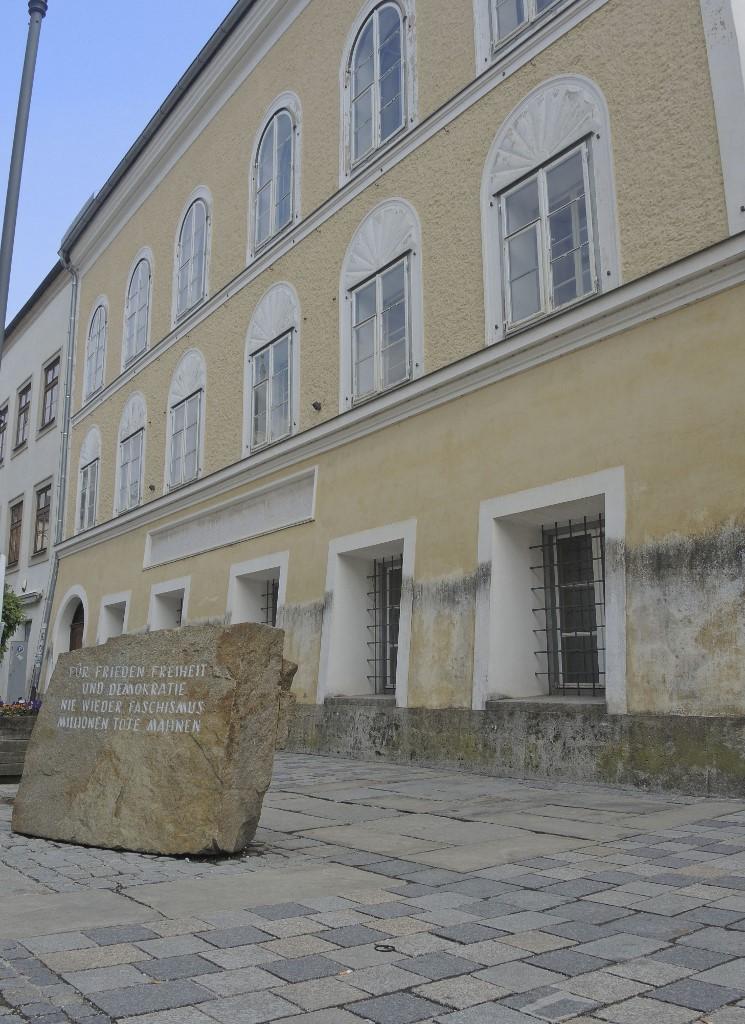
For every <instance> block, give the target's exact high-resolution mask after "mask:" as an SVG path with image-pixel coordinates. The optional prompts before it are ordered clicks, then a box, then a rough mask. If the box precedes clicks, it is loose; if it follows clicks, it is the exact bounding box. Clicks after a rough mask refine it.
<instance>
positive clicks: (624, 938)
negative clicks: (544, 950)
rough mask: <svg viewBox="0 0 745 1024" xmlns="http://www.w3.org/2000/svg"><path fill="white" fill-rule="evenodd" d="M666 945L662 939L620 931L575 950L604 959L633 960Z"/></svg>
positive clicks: (584, 944) (577, 947)
mask: <svg viewBox="0 0 745 1024" xmlns="http://www.w3.org/2000/svg"><path fill="white" fill-rule="evenodd" d="M665 945H666V943H665V942H664V941H663V940H660V939H651V938H648V937H646V936H644V935H630V934H628V933H626V932H619V933H618V934H616V935H609V936H608V937H607V938H605V939H597V940H596V941H595V942H585V943H583V944H582V945H580V946H576V947H575V949H574V952H575V953H583V954H585V955H587V956H597V957H601V958H602V959H604V960H616V961H617V960H633V959H635V958H636V957H639V956H649V955H650V954H651V953H655V952H656V951H657V950H658V949H662V948H663V947H664V946H665Z"/></svg>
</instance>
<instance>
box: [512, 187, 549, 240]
mask: <svg viewBox="0 0 745 1024" xmlns="http://www.w3.org/2000/svg"><path fill="white" fill-rule="evenodd" d="M504 205H505V212H506V221H507V234H508V235H512V234H514V232H515V231H519V230H520V228H524V227H525V226H526V224H532V223H533V222H534V221H536V220H538V218H539V217H540V215H541V211H540V205H539V200H538V179H537V178H533V179H531V180H530V181H527V182H526V183H525V184H524V185H521V186H520V188H517V189H515V191H514V192H510V194H509V195H508V196H507V197H506V198H505V201H504Z"/></svg>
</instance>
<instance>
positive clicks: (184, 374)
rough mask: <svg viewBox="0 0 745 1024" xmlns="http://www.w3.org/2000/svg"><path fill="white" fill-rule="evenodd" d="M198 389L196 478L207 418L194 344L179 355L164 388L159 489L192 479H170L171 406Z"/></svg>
mask: <svg viewBox="0 0 745 1024" xmlns="http://www.w3.org/2000/svg"><path fill="white" fill-rule="evenodd" d="M198 391H199V392H201V399H200V402H199V422H198V424H197V433H198V437H199V442H198V444H199V447H198V455H197V475H196V477H194V480H198V479H199V477H200V476H201V475H202V472H203V469H204V437H205V424H206V422H207V366H206V363H205V359H204V356H203V355H202V353H201V352H200V351H199V349H197V348H190V349H189V350H188V351H186V352H184V354H183V356H182V357H181V359H180V360H179V362H178V365H177V366H176V369H175V370H174V372H173V376H172V377H171V385H170V387H169V389H168V406H167V412H168V415H167V417H166V447H165V456H164V463H165V465H164V467H163V490H164V491H169V490H171V489H175V488H176V487H179V486H187V484H188V483H192V482H193V481H186V483H184V484H174V483H172V481H171V437H172V433H173V416H172V410H173V409H174V408H175V407H176V406H177V405H180V403H181V402H182V401H183V400H184V399H187V398H190V397H191V396H192V395H194V394H196V392H198Z"/></svg>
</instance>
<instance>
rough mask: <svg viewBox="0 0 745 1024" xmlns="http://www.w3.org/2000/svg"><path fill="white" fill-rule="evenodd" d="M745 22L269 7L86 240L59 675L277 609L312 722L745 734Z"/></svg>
mask: <svg viewBox="0 0 745 1024" xmlns="http://www.w3.org/2000/svg"><path fill="white" fill-rule="evenodd" d="M737 7H738V5H734V6H733V7H730V4H729V3H728V2H727V0H659V2H657V3H655V4H649V3H647V2H645V0H548V2H546V0H456V2H453V0H426V2H425V0H386V2H380V0H355V2H354V3H350V2H349V0H243V2H240V3H238V4H237V5H236V7H235V9H234V11H233V12H232V13H231V15H230V16H229V18H228V19H226V22H225V23H224V25H223V26H222V28H221V30H220V32H218V33H217V34H216V35H215V36H214V37H213V39H212V40H210V42H209V43H208V44H207V46H206V47H205V50H204V51H203V52H202V54H201V55H200V58H198V60H197V62H195V64H194V65H193V66H192V68H190V69H189V71H188V72H187V74H186V75H185V76H184V78H183V79H182V81H181V82H180V83H179V85H178V86H177V88H176V89H175V90H174V92H173V93H172V94H171V96H170V97H169V99H168V100H167V101H166V103H165V104H164V105H163V107H161V109H160V111H159V114H158V115H157V116H156V118H155V119H154V120H153V122H151V124H150V125H149V126H148V127H147V129H146V130H145V132H144V133H143V135H142V137H141V138H140V140H138V142H137V143H136V144H135V146H134V147H133V149H132V150H131V151H130V152H129V153H128V154H127V155H126V157H125V158H124V160H123V161H122V163H121V164H120V165H119V167H118V168H117V170H116V171H115V172H114V174H113V175H112V177H111V179H110V180H109V181H108V182H107V183H106V185H105V186H104V187H103V189H102V190H101V192H100V193H99V194H98V196H97V198H96V199H95V200H94V201H93V203H92V204H89V206H88V207H87V208H86V209H85V210H84V211H83V212H82V214H81V216H80V217H79V218H78V220H77V222H76V223H75V225H73V227H72V229H71V230H70V232H69V233H68V236H67V237H66V239H65V240H64V242H63V256H64V257H65V259H66V260H67V261H69V264H70V267H71V269H72V271H73V273H74V276H75V279H76V284H77V308H76V325H77V330H76V338H75V375H74V386H73V415H72V419H71V441H70V454H69V461H68V477H69V483H70V486H69V488H68V495H67V503H66V507H65V510H64V511H65V540H64V542H63V543H62V544H61V546H60V548H59V554H60V559H61V561H60V568H59V582H58V586H57V592H56V596H55V604H54V610H53V615H52V619H51V629H50V635H49V642H48V653H49V659H48V664H49V667H51V665H52V664H53V661H54V658H55V657H56V656H57V655H58V654H59V653H60V652H62V651H65V650H68V649H69V647H70V644H71V643H77V642H78V641H79V640H81V641H82V643H84V644H93V643H98V642H102V641H104V640H106V639H107V638H108V637H111V636H113V635H118V634H120V633H122V632H140V631H143V630H148V629H160V628H175V627H177V626H178V625H180V624H182V623H187V622H204V621H221V622H222V621H227V622H230V621H232V622H237V621H246V620H256V621H264V622H269V623H272V624H278V625H281V626H282V627H283V628H284V629H285V631H286V654H287V656H288V657H289V658H292V659H293V660H296V661H297V662H298V663H299V666H300V668H299V671H298V674H297V677H296V683H295V692H296V694H297V697H298V700H299V701H300V702H301V703H302V704H305V705H315V706H316V709H317V710H316V711H315V712H313V714H314V715H315V716H316V721H320V717H319V716H323V714H325V713H326V711H325V710H324V708H325V709H328V708H329V707H331V706H334V705H336V706H337V707H338V705H339V703H340V702H342V703H343V702H344V701H348V702H349V704H350V705H354V704H355V702H357V704H356V706H357V707H360V706H363V705H364V704H365V703H366V702H368V703H370V704H371V706H374V708H375V709H376V710H375V713H378V710H379V709H380V708H381V707H387V706H394V707H395V708H396V709H398V712H397V714H398V716H399V719H398V720H399V721H400V720H401V716H404V717H405V715H406V713H409V712H413V711H414V710H416V709H422V708H424V709H454V710H455V709H471V710H472V711H475V712H479V711H483V710H484V709H485V708H487V706H488V705H489V706H491V702H493V701H494V700H495V699H496V698H498V697H499V698H509V699H511V700H512V701H519V700H531V701H534V700H535V699H539V700H540V699H544V700H545V699H547V698H548V699H550V700H554V699H555V700H556V701H567V702H571V701H574V702H577V701H579V702H587V703H590V704H592V703H595V704H597V703H600V704H602V705H604V706H605V707H606V709H607V711H608V713H609V714H610V715H627V714H640V713H655V714H663V715H669V714H674V715H690V716H728V715H743V714H745V672H744V671H743V668H742V666H743V664H744V663H745V611H744V610H743V604H742V591H743V583H742V558H741V556H742V551H743V545H744V543H745V534H744V533H743V488H742V480H743V479H744V478H745V454H744V449H743V446H742V444H741V442H740V431H741V419H742V383H741V382H742V374H743V370H745V349H744V348H743V344H742V341H743V336H742V309H743V303H745V234H743V232H745V172H744V171H743V167H744V166H745V163H743V159H742V157H743V156H744V155H745V119H744V118H743V113H744V112H745V85H744V84H743V82H744V80H743V66H742V53H743V25H742V24H739V23H738V18H741V14H739V13H738V10H737ZM13 401H15V398H13ZM29 499H30V492H29V497H27V498H26V500H29ZM30 500H33V499H30ZM550 700H549V702H550ZM383 745H384V744H383Z"/></svg>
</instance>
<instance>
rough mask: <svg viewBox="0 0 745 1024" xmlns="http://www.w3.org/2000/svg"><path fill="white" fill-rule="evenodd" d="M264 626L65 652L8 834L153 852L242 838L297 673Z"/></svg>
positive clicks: (242, 843) (228, 848)
mask: <svg viewBox="0 0 745 1024" xmlns="http://www.w3.org/2000/svg"><path fill="white" fill-rule="evenodd" d="M283 639H284V634H283V632H282V630H278V629H272V628H271V627H270V626H262V625H256V624H243V625H237V626H227V627H223V626H186V627H184V628H182V629H173V630H162V631H159V632H154V633H147V634H143V635H140V636H120V637H117V638H116V639H113V640H109V641H108V642H107V643H105V644H103V645H101V646H97V647H87V648H83V649H82V650H78V651H75V652H72V653H70V654H63V655H61V656H60V658H59V660H58V661H57V665H56V667H55V670H54V673H53V675H52V679H51V683H50V685H49V688H48V690H47V692H46V694H45V696H44V702H43V706H42V709H41V711H40V713H39V717H38V720H37V723H36V725H35V727H34V731H33V735H32V738H31V742H30V745H29V749H28V753H27V755H26V764H25V768H24V772H23V777H22V779H21V785H20V788H19V791H18V797H17V799H16V802H15V806H14V809H13V830H14V831H15V832H19V833H22V834H24V835H31V836H40V837H43V838H45V839H53V840H58V841H63V842H71V843H78V844H82V845H86V846H102V847H110V848H114V849H124V850H133V851H138V852H144V853H157V854H219V853H235V852H237V851H239V850H242V849H245V848H246V847H247V846H248V844H249V843H250V842H251V840H252V838H253V836H254V833H255V831H256V828H257V826H258V823H259V817H260V815H261V804H262V800H263V798H264V794H265V792H266V790H267V789H268V787H269V783H270V782H271V777H272V762H273V758H274V751H275V747H276V745H277V740H278V737H281V736H282V735H283V734H285V733H286V729H285V723H284V721H283V718H284V717H285V716H286V715H287V714H288V711H289V708H288V702H289V700H290V699H291V698H290V697H289V689H290V685H291V683H292V677H293V675H294V674H295V671H296V668H297V666H295V665H293V664H291V663H290V662H286V661H284V660H283V658H282V645H283Z"/></svg>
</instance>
